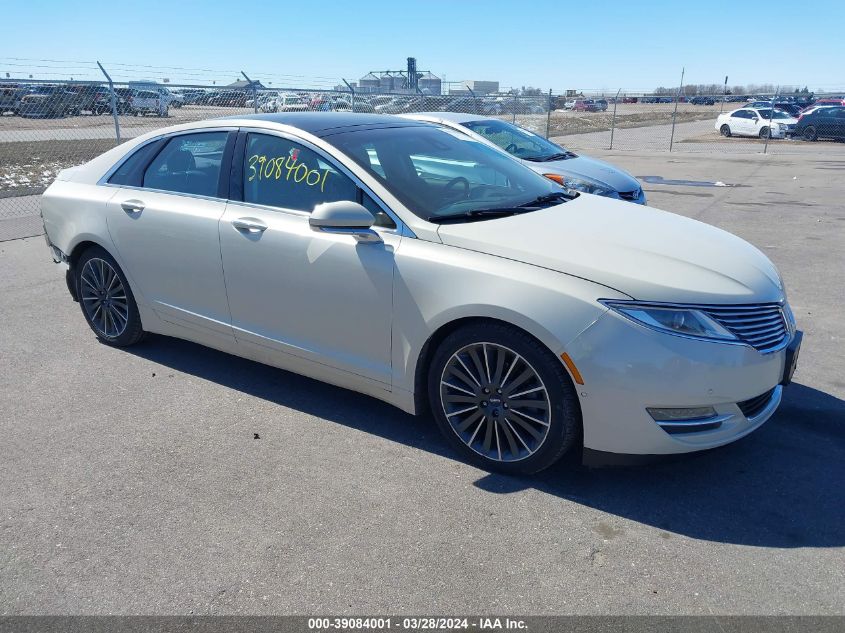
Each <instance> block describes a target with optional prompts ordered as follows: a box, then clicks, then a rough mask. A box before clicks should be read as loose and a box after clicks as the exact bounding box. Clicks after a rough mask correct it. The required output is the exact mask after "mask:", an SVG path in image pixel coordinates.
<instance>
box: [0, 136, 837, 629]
mask: <svg viewBox="0 0 845 633" xmlns="http://www.w3.org/2000/svg"><path fill="white" fill-rule="evenodd" d="M595 154H596V155H597V156H600V157H606V158H608V159H609V160H611V161H613V162H616V163H618V164H619V165H620V166H622V167H625V168H627V169H628V170H630V171H631V172H632V173H633V174H634V175H636V176H639V177H643V178H645V189H646V191H647V193H648V195H649V199H650V203H651V204H652V205H653V206H657V207H660V208H664V209H668V210H672V211H675V212H678V213H681V214H683V215H686V216H690V217H695V218H698V219H700V220H703V221H705V222H709V223H712V224H715V225H718V226H720V227H723V228H725V229H728V230H730V231H733V232H735V233H737V234H739V235H741V236H742V237H744V238H746V239H749V240H750V241H752V242H753V243H754V244H756V245H757V246H758V247H760V248H761V249H762V250H764V251H765V252H766V253H767V254H768V255H769V256H770V257H771V258H772V259H773V260H774V261H775V263H776V264H777V265H778V266H779V267H780V269H781V271H782V273H783V275H784V277H785V280H786V284H787V287H788V290H789V296H790V300H791V303H792V305H793V308H794V309H795V312H796V315H797V319H798V322H799V325H800V327H801V328H802V329H804V330H805V341H804V348H803V350H802V357H801V363H800V368H799V370H798V372H797V374H796V377H795V380H796V384H794V385H793V386H791V387H790V388H789V389H787V390H786V392H785V399H784V404H783V406H782V408H781V409H780V411H779V412H778V413H777V415H776V416H775V417H774V418H773V419H772V420H771V421H770V422H768V423H767V424H766V425H765V426H764V427H763V428H761V429H760V430H759V431H757V432H756V433H754V434H752V435H751V436H749V437H747V438H745V439H743V440H741V441H740V442H738V443H736V444H734V445H731V446H729V447H726V448H724V449H720V450H718V451H714V452H711V453H708V454H705V455H701V456H698V457H695V458H691V459H683V460H680V461H677V462H674V463H668V464H661V465H654V466H648V467H639V468H632V469H615V470H598V471H588V470H582V469H580V468H578V467H576V466H575V465H572V464H561V465H560V466H559V467H556V468H554V469H553V470H551V471H549V472H546V473H544V474H542V475H541V476H539V477H535V478H529V479H516V478H508V477H503V476H499V475H491V474H488V473H486V472H482V471H479V470H477V469H475V468H473V467H470V466H467V465H465V464H463V463H461V462H459V461H456V459H455V457H454V455H453V454H452V453H451V452H450V451H449V449H448V448H447V447H446V446H445V444H444V442H443V441H442V440H441V439H440V437H439V436H438V434H437V431H436V429H435V428H434V425H433V423H432V422H430V421H429V420H427V419H424V418H413V417H410V416H408V415H405V414H403V413H401V412H399V411H397V410H394V409H392V408H390V407H389V406H387V405H385V404H382V403H379V402H377V401H375V400H372V399H370V398H367V397H363V396H359V395H356V394H353V393H350V392H347V391H343V390H340V389H336V388H333V387H328V386H325V385H322V384H320V383H316V382H314V381H311V380H308V379H304V378H300V377H297V376H295V375H292V374H289V373H286V372H283V371H279V370H275V369H271V368H268V367H264V366H261V365H258V364H255V363H251V362H248V361H243V360H239V359H237V358H234V357H231V356H227V355H225V354H221V353H218V352H214V351H211V350H208V349H204V348H201V347H198V346H196V345H193V344H189V343H184V342H180V341H177V340H172V339H167V338H163V337H151V338H150V339H148V340H147V341H146V342H145V343H143V344H142V345H140V346H138V347H136V348H133V349H131V350H117V349H111V348H109V347H106V346H103V345H99V344H97V343H96V341H95V339H94V337H93V335H92V333H91V332H90V330H89V329H88V328H87V326H86V325H85V323H84V321H83V319H82V316H81V314H80V312H79V308H78V306H77V305H76V304H74V303H73V302H72V301H71V300H70V298H69V296H68V293H67V290H66V288H65V286H64V280H63V277H62V275H61V273H60V271H59V270H58V269H56V268H55V267H54V266H53V265H52V264H51V263H50V261H49V256H48V253H47V249H46V247H45V245H44V241H43V238H41V237H37V238H31V239H24V240H15V241H9V242H4V243H0V320H2V323H3V327H2V328H1V329H0V350H2V352H0V360H1V362H2V369H3V371H2V372H0V411H2V416H0V437H2V438H3V441H2V443H0V499H1V500H2V503H0V570H2V571H0V614H35V613H39V614H45V613H63V614H80V613H85V614H106V613H135V614H148V613H150V614H152V613H157V614H170V613H172V614H221V613H232V614H234V613H262V614H263V613H268V614H269V613H276V614H314V613H350V614H351V613H358V614H366V613H370V614H377V613H409V612H413V613H421V612H425V613H439V614H452V613H459V612H471V613H478V612H484V613H501V614H572V613H578V614H591V613H592V614H633V613H639V614H644V613H660V614H845V608H843V605H845V577H844V576H845V547H843V546H845V527H843V526H845V495H843V485H842V482H843V481H845V428H843V427H845V354H844V353H843V352H845V342H844V339H843V334H842V322H843V319H842V311H843V308H844V307H845V290H843V288H845V284H843V275H845V269H843V263H842V261H843V260H842V253H843V251H845V203H843V199H842V196H841V182H840V181H841V179H840V178H839V174H841V173H842V170H843V168H845V160H843V157H842V156H841V155H834V154H831V155H825V154H824V153H821V152H820V153H817V154H814V155H812V156H807V157H803V158H802V160H801V161H800V162H796V161H795V160H794V159H793V158H792V157H785V156H754V155H748V156H715V155H704V154H684V155H680V154H671V155H669V154H666V153H660V154H648V153H636V154H634V153H630V152H617V153H609V152H603V153H602V152H596V153H595ZM690 181H692V182H690ZM717 181H719V182H722V183H724V184H726V185H731V186H719V187H715V186H711V185H712V183H714V182H717ZM708 183H710V184H708ZM256 434H257V435H258V437H259V438H260V439H254V438H255V437H256Z"/></svg>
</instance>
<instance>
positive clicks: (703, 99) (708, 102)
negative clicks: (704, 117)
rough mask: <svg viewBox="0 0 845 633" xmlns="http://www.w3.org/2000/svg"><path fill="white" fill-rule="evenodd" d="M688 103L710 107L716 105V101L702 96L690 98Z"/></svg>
mask: <svg viewBox="0 0 845 633" xmlns="http://www.w3.org/2000/svg"><path fill="white" fill-rule="evenodd" d="M689 103H690V105H706V106H712V105H716V99H714V98H713V97H708V96H704V95H696V96H695V97H690V99H689Z"/></svg>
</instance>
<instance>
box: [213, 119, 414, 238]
mask: <svg viewBox="0 0 845 633" xmlns="http://www.w3.org/2000/svg"><path fill="white" fill-rule="evenodd" d="M240 131H241V132H244V133H246V134H264V135H267V136H278V137H281V138H283V139H285V140H288V141H291V142H293V143H299V144H300V145H302V146H303V147H305V148H307V149H309V150H311V151H312V152H314V153H315V154H317V155H318V156H320V157H321V158H322V159H324V160H326V162H328V163H329V164H331V165H332V166H333V167H335V168H336V169H337V170H338V171H339V172H340V173H342V174H343V175H344V176H346V177H347V178H349V179H350V180H351V181H352V183H353V184H354V185H355V186H356V187H358V188H359V189H361V191H363V192H364V193H366V194H367V195H368V196H370V198H372V199H373V201H374V202H375V203H376V204H377V205H378V206H379V208H381V210H382V211H384V213H386V214H387V216H388V217H389V218H390V219H391V220H393V223H394V224H395V225H396V228H390V227H387V226H373V227H372V228H373V230H375V231H383V232H385V233H393V234H397V235H401V236H405V237H416V235H414V233H413V231H411V229H410V228H409V227H408V226H407V225H406V224H405V223H404V222H403V221H402V219H401V218H400V217H399V216H398V215H397V214H396V213H394V212H393V210H392V209H391V208H390V207H389V206H388V205H387V204H386V203H385V202H384V200H382V199H381V196H379V195H378V194H377V193H375V192H374V191H373V190H372V188H371V187H369V186H368V185H367V184H365V183H364V182H362V181H361V179H360V178H358V176H356V175H355V174H354V173H352V171H350V170H349V168H347V167H346V165H343V164H342V163H340V162H339V161H338V160H337V158H335V157H334V156H331V155H329V154H327V153H326V151H325V150H324V149H323V148H321V147H319V146H317V145H315V144H314V143H312V142H311V141H310V140H308V139H306V138H303V137H301V136H298V135H296V134H293V133H291V132H288V131H286V130H285V131H283V130H275V129H269V128H255V127H246V126H241V127H240ZM244 150H246V145H245V144H244ZM236 159H237V157H233V158H232V160H236ZM229 202H230V203H231V204H238V205H243V206H247V207H254V208H258V209H263V210H268V211H282V212H284V213H288V214H290V215H302V216H303V217H309V216H310V215H311V212H310V211H302V210H301V209H290V208H287V207H274V206H271V205H265V204H259V203H256V202H247V201H245V200H230V201H229Z"/></svg>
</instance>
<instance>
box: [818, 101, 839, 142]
mask: <svg viewBox="0 0 845 633" xmlns="http://www.w3.org/2000/svg"><path fill="white" fill-rule="evenodd" d="M840 111H842V108H819V111H818V116H817V119H818V127H817V130H818V135H819V136H822V137H826V138H835V137H836V136H838V134H839V127H840V125H841V119H839V117H838V116H837V114H838V113H839V112H840Z"/></svg>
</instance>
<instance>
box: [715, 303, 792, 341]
mask: <svg viewBox="0 0 845 633" xmlns="http://www.w3.org/2000/svg"><path fill="white" fill-rule="evenodd" d="M702 311H703V312H704V313H706V314H707V315H708V316H709V317H711V318H712V319H714V320H715V321H717V322H718V323H719V324H720V325H722V327H724V328H725V329H727V330H729V331H730V332H731V333H732V334H733V335H735V336H736V337H737V338H739V339H740V340H741V341H743V342H745V343H748V344H749V345H751V347H753V348H754V349H756V350H759V351H761V352H766V351H769V350H772V349H774V348H776V347H778V346H779V345H780V344H781V343H783V342H784V340H786V338H787V336H788V335H789V330H788V329H787V326H786V319H785V318H784V316H783V310H782V309H781V305H780V304H779V303H758V304H753V305H733V306H706V307H704V308H702Z"/></svg>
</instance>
